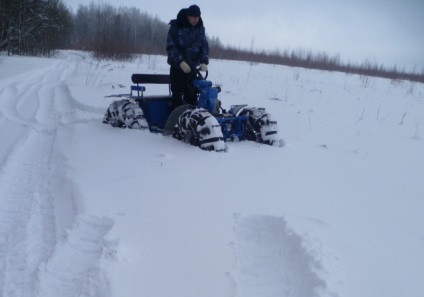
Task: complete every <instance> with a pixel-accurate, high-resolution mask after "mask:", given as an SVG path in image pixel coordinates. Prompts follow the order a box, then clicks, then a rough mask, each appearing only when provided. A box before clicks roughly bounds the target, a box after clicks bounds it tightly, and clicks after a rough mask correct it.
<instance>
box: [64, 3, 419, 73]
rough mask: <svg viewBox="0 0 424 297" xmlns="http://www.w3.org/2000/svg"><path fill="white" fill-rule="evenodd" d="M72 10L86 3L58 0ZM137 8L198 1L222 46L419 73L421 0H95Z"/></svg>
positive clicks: (166, 15)
mask: <svg viewBox="0 0 424 297" xmlns="http://www.w3.org/2000/svg"><path fill="white" fill-rule="evenodd" d="M63 1H64V2H65V3H66V4H67V5H68V7H70V8H72V9H73V11H74V12H76V11H77V8H78V6H79V5H80V4H83V5H88V4H89V3H90V2H91V1H84V0H63ZM94 3H110V4H112V5H114V6H126V7H136V8H139V9H140V10H141V11H145V12H147V13H149V14H151V15H152V16H157V17H158V18H159V19H161V20H162V21H164V22H168V21H169V20H171V19H173V18H175V17H176V15H177V13H178V11H179V10H180V9H181V8H184V7H188V6H190V5H191V4H197V5H198V6H199V7H200V9H201V12H202V18H203V21H204V24H205V27H206V33H207V34H208V35H209V36H210V37H218V38H219V40H221V42H222V43H223V44H224V45H232V46H240V47H242V48H251V47H252V46H253V47H254V48H255V49H266V50H274V49H280V50H286V49H290V50H297V49H302V50H312V51H313V52H325V53H327V54H328V55H330V56H333V55H336V54H340V57H341V59H342V61H343V62H352V63H361V62H364V61H366V60H367V61H370V62H373V63H378V64H383V65H384V66H386V67H391V66H394V65H396V66H397V67H398V68H399V69H402V68H403V67H405V69H406V70H413V69H414V66H415V67H416V68H415V69H416V71H418V72H421V71H422V70H423V71H424V0H262V1H260V0H255V1H248V0H209V1H205V0H200V1H185V0H184V1H178V0H157V1H153V0H101V1H97V0H94Z"/></svg>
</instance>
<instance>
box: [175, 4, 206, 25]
mask: <svg viewBox="0 0 424 297" xmlns="http://www.w3.org/2000/svg"><path fill="white" fill-rule="evenodd" d="M187 10H188V9H187V8H183V9H181V10H180V12H179V13H178V15H177V19H175V20H172V21H170V22H169V24H170V25H174V24H176V25H177V26H178V27H179V28H184V27H188V28H190V27H191V24H190V22H189V21H188V18H187ZM195 27H203V20H202V17H199V22H198V23H197V24H196V26H195Z"/></svg>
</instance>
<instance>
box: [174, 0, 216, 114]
mask: <svg viewBox="0 0 424 297" xmlns="http://www.w3.org/2000/svg"><path fill="white" fill-rule="evenodd" d="M169 25H170V28H169V31H168V36H167V40H166V51H167V53H168V60H167V61H168V64H169V65H170V66H171V69H170V80H171V92H172V105H173V107H174V108H175V107H176V106H179V105H182V104H192V105H196V103H197V96H196V91H195V90H194V88H193V86H192V79H193V77H194V75H193V73H192V72H193V71H196V69H197V68H198V67H199V66H200V71H207V70H208V66H207V65H208V64H209V45H208V41H207V39H206V33H205V27H204V26H203V20H202V18H201V16H200V8H199V6H197V5H191V6H190V7H189V8H183V9H181V10H180V12H179V13H178V15H177V18H176V19H174V20H171V22H170V23H169Z"/></svg>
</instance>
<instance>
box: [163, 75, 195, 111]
mask: <svg viewBox="0 0 424 297" xmlns="http://www.w3.org/2000/svg"><path fill="white" fill-rule="evenodd" d="M169 76H170V80H171V92H172V105H173V107H174V108H175V107H177V106H179V105H183V104H191V105H196V104H197V92H196V89H195V87H194V86H193V79H194V75H192V74H191V73H189V74H185V73H184V72H183V71H182V70H180V69H177V68H174V67H171V70H170V75H169Z"/></svg>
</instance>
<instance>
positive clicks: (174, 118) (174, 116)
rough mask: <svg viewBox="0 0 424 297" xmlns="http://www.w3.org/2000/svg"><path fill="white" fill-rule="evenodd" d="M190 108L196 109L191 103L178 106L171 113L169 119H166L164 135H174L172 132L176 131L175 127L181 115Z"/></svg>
mask: <svg viewBox="0 0 424 297" xmlns="http://www.w3.org/2000/svg"><path fill="white" fill-rule="evenodd" d="M188 109H194V106H193V105H190V104H184V105H180V106H178V107H176V108H175V109H174V110H173V111H172V112H171V114H170V115H169V117H168V119H167V120H166V124H165V129H164V131H163V135H166V136H168V135H172V132H173V131H174V127H175V125H176V124H177V122H178V119H179V117H180V116H181V115H182V114H183V113H184V112H185V111H187V110H188Z"/></svg>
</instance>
